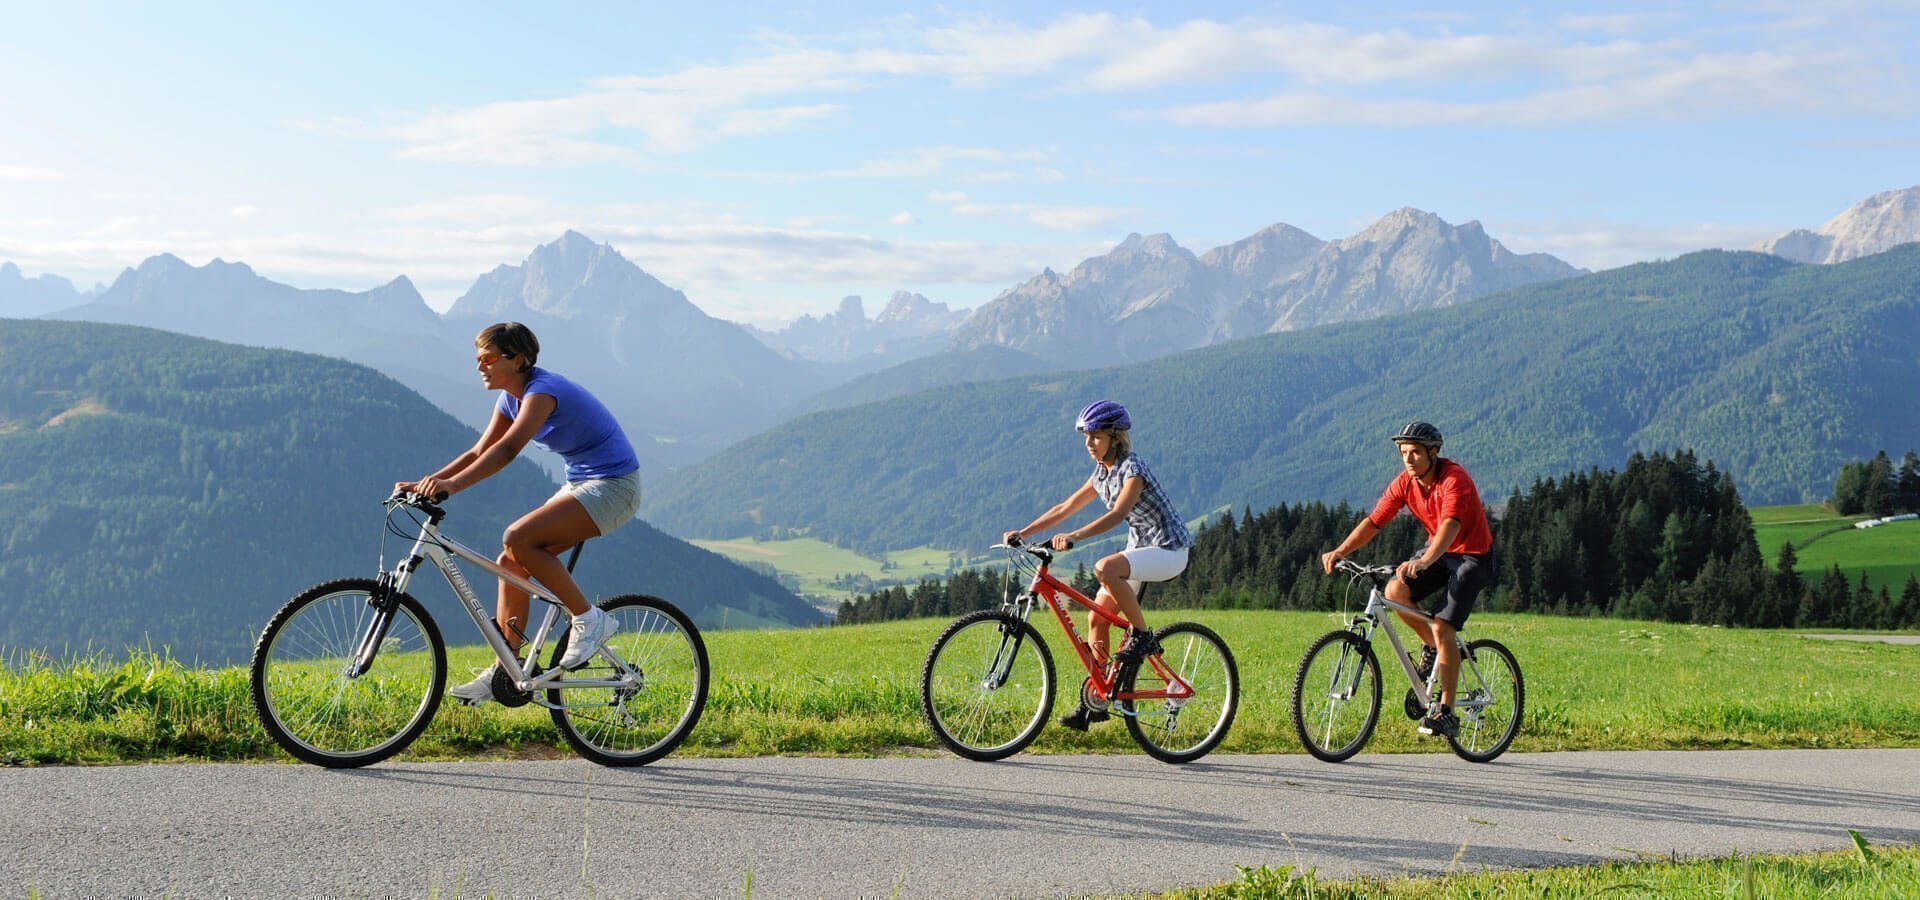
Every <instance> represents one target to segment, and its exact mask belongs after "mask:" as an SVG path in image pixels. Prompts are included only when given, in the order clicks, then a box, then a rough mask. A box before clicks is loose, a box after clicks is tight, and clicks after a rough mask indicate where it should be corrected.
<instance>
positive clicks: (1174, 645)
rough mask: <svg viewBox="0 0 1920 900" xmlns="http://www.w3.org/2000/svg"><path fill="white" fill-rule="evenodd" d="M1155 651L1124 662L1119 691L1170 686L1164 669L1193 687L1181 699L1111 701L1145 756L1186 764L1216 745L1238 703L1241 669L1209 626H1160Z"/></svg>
mask: <svg viewBox="0 0 1920 900" xmlns="http://www.w3.org/2000/svg"><path fill="white" fill-rule="evenodd" d="M1157 636H1158V638H1159V639H1160V654H1159V657H1158V664H1157V665H1156V664H1155V661H1154V660H1151V659H1149V660H1144V661H1142V662H1137V663H1128V664H1127V665H1126V666H1125V667H1124V668H1122V669H1121V670H1120V672H1119V676H1118V681H1119V684H1120V686H1119V689H1118V694H1119V696H1120V697H1122V698H1124V697H1126V695H1127V694H1130V693H1155V692H1162V691H1169V690H1172V689H1173V682H1172V678H1171V677H1170V674H1169V673H1173V674H1177V675H1178V676H1179V678H1180V680H1181V681H1184V682H1186V683H1187V684H1188V685H1190V686H1192V688H1193V696H1192V697H1188V698H1186V699H1184V700H1170V699H1167V698H1165V697H1151V698H1140V699H1118V700H1115V701H1114V706H1116V707H1118V712H1119V713H1120V715H1121V716H1122V717H1124V718H1125V719H1126V720H1127V732H1128V733H1129V734H1132V735H1133V742H1134V743H1136V744H1139V745H1140V749H1142V750H1145V751H1147V755H1148V756H1151V757H1153V758H1154V759H1157V760H1159V761H1161V762H1167V763H1186V762H1192V761H1194V760H1196V759H1199V758H1200V757H1202V756H1205V755H1207V753H1208V752H1209V751H1211V750H1213V748H1214V747H1216V746H1218V745H1219V744H1220V741H1221V740H1222V739H1224V738H1225V737H1226V736H1227V729H1228V728H1229V727H1231V726H1232V725H1233V714H1234V712H1235V711H1236V710H1237V709H1239V707H1240V670H1239V667H1238V666H1236V665H1235V664H1234V661H1233V651H1231V650H1228V649H1227V643H1226V642H1225V641H1223V640H1221V639H1220V636H1219V635H1217V634H1214V633H1213V631H1212V629H1209V628H1207V627H1206V626H1204V625H1199V624H1196V623H1193V622H1178V623H1175V624H1173V625H1168V626H1167V627H1165V628H1162V629H1160V631H1159V633H1158V635H1157Z"/></svg>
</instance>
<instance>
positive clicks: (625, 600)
mask: <svg viewBox="0 0 1920 900" xmlns="http://www.w3.org/2000/svg"><path fill="white" fill-rule="evenodd" d="M600 608H601V609H603V610H606V611H607V614H608V615H610V616H613V618H614V621H616V622H618V623H620V629H619V630H618V631H616V632H614V635H613V636H612V637H610V638H608V639H607V644H606V650H605V651H603V652H601V653H598V654H595V655H594V656H593V658H591V659H589V660H587V663H586V665H583V666H581V667H580V668H578V669H574V670H573V671H571V672H568V673H567V676H566V677H567V678H568V679H574V680H580V679H594V680H607V681H613V680H624V681H625V682H626V683H625V684H624V685H622V686H620V687H581V688H549V689H548V690H547V702H548V703H549V704H551V706H550V707H549V709H548V712H550V713H552V714H553V724H554V727H556V728H558V729H560V736H561V737H563V738H566V740H567V743H568V744H570V745H572V746H573V749H574V750H575V751H576V752H578V753H579V754H580V755H581V756H584V757H586V758H588V759H590V760H593V761H594V762H597V763H599V764H601V765H603V766H643V765H646V764H647V763H650V762H653V761H654V760H656V759H659V758H660V757H662V756H665V755H667V754H669V753H672V752H673V748H675V747H678V746H680V742H681V741H684V740H686V739H687V735H688V734H689V733H691V732H692V731H693V727H694V726H695V725H697V724H699V722H700V713H701V712H702V711H704V710H705V709H706V706H707V679H708V672H707V645H706V642H704V641H702V640H701V639H700V629H698V628H696V627H694V624H693V620H692V619H689V618H687V615H686V613H683V612H681V611H680V610H679V608H678V607H675V606H674V605H673V604H671V603H668V602H667V601H665V600H662V599H660V598H658V597H647V596H643V595H640V594H622V595H621V596H618V597H614V598H613V599H611V600H607V601H605V602H603V603H601V604H600ZM568 637H570V634H569V632H567V631H562V632H561V633H560V640H558V641H556V642H555V644H554V647H553V657H552V659H551V660H550V661H549V662H548V665H550V666H553V667H556V668H557V667H558V666H559V665H560V657H561V656H563V655H565V654H566V652H567V638H568ZM608 654H611V655H612V656H614V657H616V658H617V659H618V660H619V664H618V665H617V666H616V665H615V664H614V663H613V662H612V661H609V660H608V659H607V656H608ZM563 683H564V682H563Z"/></svg>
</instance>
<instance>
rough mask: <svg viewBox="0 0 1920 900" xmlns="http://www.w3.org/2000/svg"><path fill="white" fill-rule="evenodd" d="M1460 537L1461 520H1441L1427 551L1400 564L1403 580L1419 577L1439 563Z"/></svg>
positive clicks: (1429, 541) (1428, 543)
mask: <svg viewBox="0 0 1920 900" xmlns="http://www.w3.org/2000/svg"><path fill="white" fill-rule="evenodd" d="M1458 537H1460V520H1459V519H1455V518H1446V519H1442V520H1440V528H1439V529H1438V530H1436V531H1434V533H1433V537H1432V539H1430V540H1428V541H1427V547H1426V549H1425V550H1422V551H1420V555H1419V556H1418V557H1416V558H1414V559H1410V560H1407V561H1406V562H1404V563H1401V564H1400V577H1401V578H1402V579H1403V580H1406V579H1412V578H1416V577H1418V576H1419V575H1420V573H1421V572H1424V571H1426V570H1427V568H1428V567H1430V566H1432V565H1433V564H1434V563H1436V562H1439V561H1440V557H1441V556H1443V555H1444V554H1445V553H1446V552H1447V548H1448V547H1451V546H1453V542H1454V540H1455V539H1456V538H1458Z"/></svg>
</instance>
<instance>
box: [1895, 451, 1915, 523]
mask: <svg viewBox="0 0 1920 900" xmlns="http://www.w3.org/2000/svg"><path fill="white" fill-rule="evenodd" d="M1899 484H1900V490H1899V494H1900V504H1899V505H1900V511H1901V512H1920V454H1916V453H1914V452H1913V451H1912V450H1908V451H1907V455H1906V456H1903V457H1901V458H1900V478H1899Z"/></svg>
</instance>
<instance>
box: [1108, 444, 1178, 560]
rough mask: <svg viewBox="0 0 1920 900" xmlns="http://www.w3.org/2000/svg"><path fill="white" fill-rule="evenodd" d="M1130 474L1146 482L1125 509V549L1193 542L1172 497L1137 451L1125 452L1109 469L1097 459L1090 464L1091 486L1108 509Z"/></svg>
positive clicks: (1175, 548) (1117, 497)
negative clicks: (1130, 507) (1131, 504)
mask: <svg viewBox="0 0 1920 900" xmlns="http://www.w3.org/2000/svg"><path fill="white" fill-rule="evenodd" d="M1129 478H1141V479H1145V480H1146V482H1147V483H1146V484H1145V485H1144V486H1143V489H1142V490H1141V491H1140V499H1139V500H1137V501H1135V502H1134V504H1133V509H1131V510H1129V511H1128V512H1127V549H1129V550H1131V549H1133V548H1135V547H1164V548H1166V549H1168V550H1179V549H1181V548H1183V547H1191V546H1193V535H1191V534H1189V533H1188V532H1187V524H1186V523H1185V522H1182V521H1180V513H1178V512H1176V511H1175V510H1174V508H1173V501H1171V500H1168V499H1167V492H1166V491H1163V490H1161V489H1160V479H1158V478H1155V477H1153V470H1151V469H1148V468H1147V464H1146V463H1144V462H1141V461H1140V457H1139V455H1138V454H1134V453H1128V454H1127V458H1126V459H1123V460H1121V461H1120V464H1119V465H1117V466H1114V467H1113V468H1110V469H1109V468H1107V467H1106V466H1103V465H1100V464H1099V463H1095V464H1094V466H1093V489H1094V491H1095V492H1096V493H1098V494H1099V495H1100V501H1101V502H1103V503H1105V504H1106V505H1107V508H1108V509H1112V508H1113V504H1114V501H1116V500H1119V499H1120V489H1121V488H1122V487H1125V486H1126V483H1127V479H1129Z"/></svg>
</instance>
